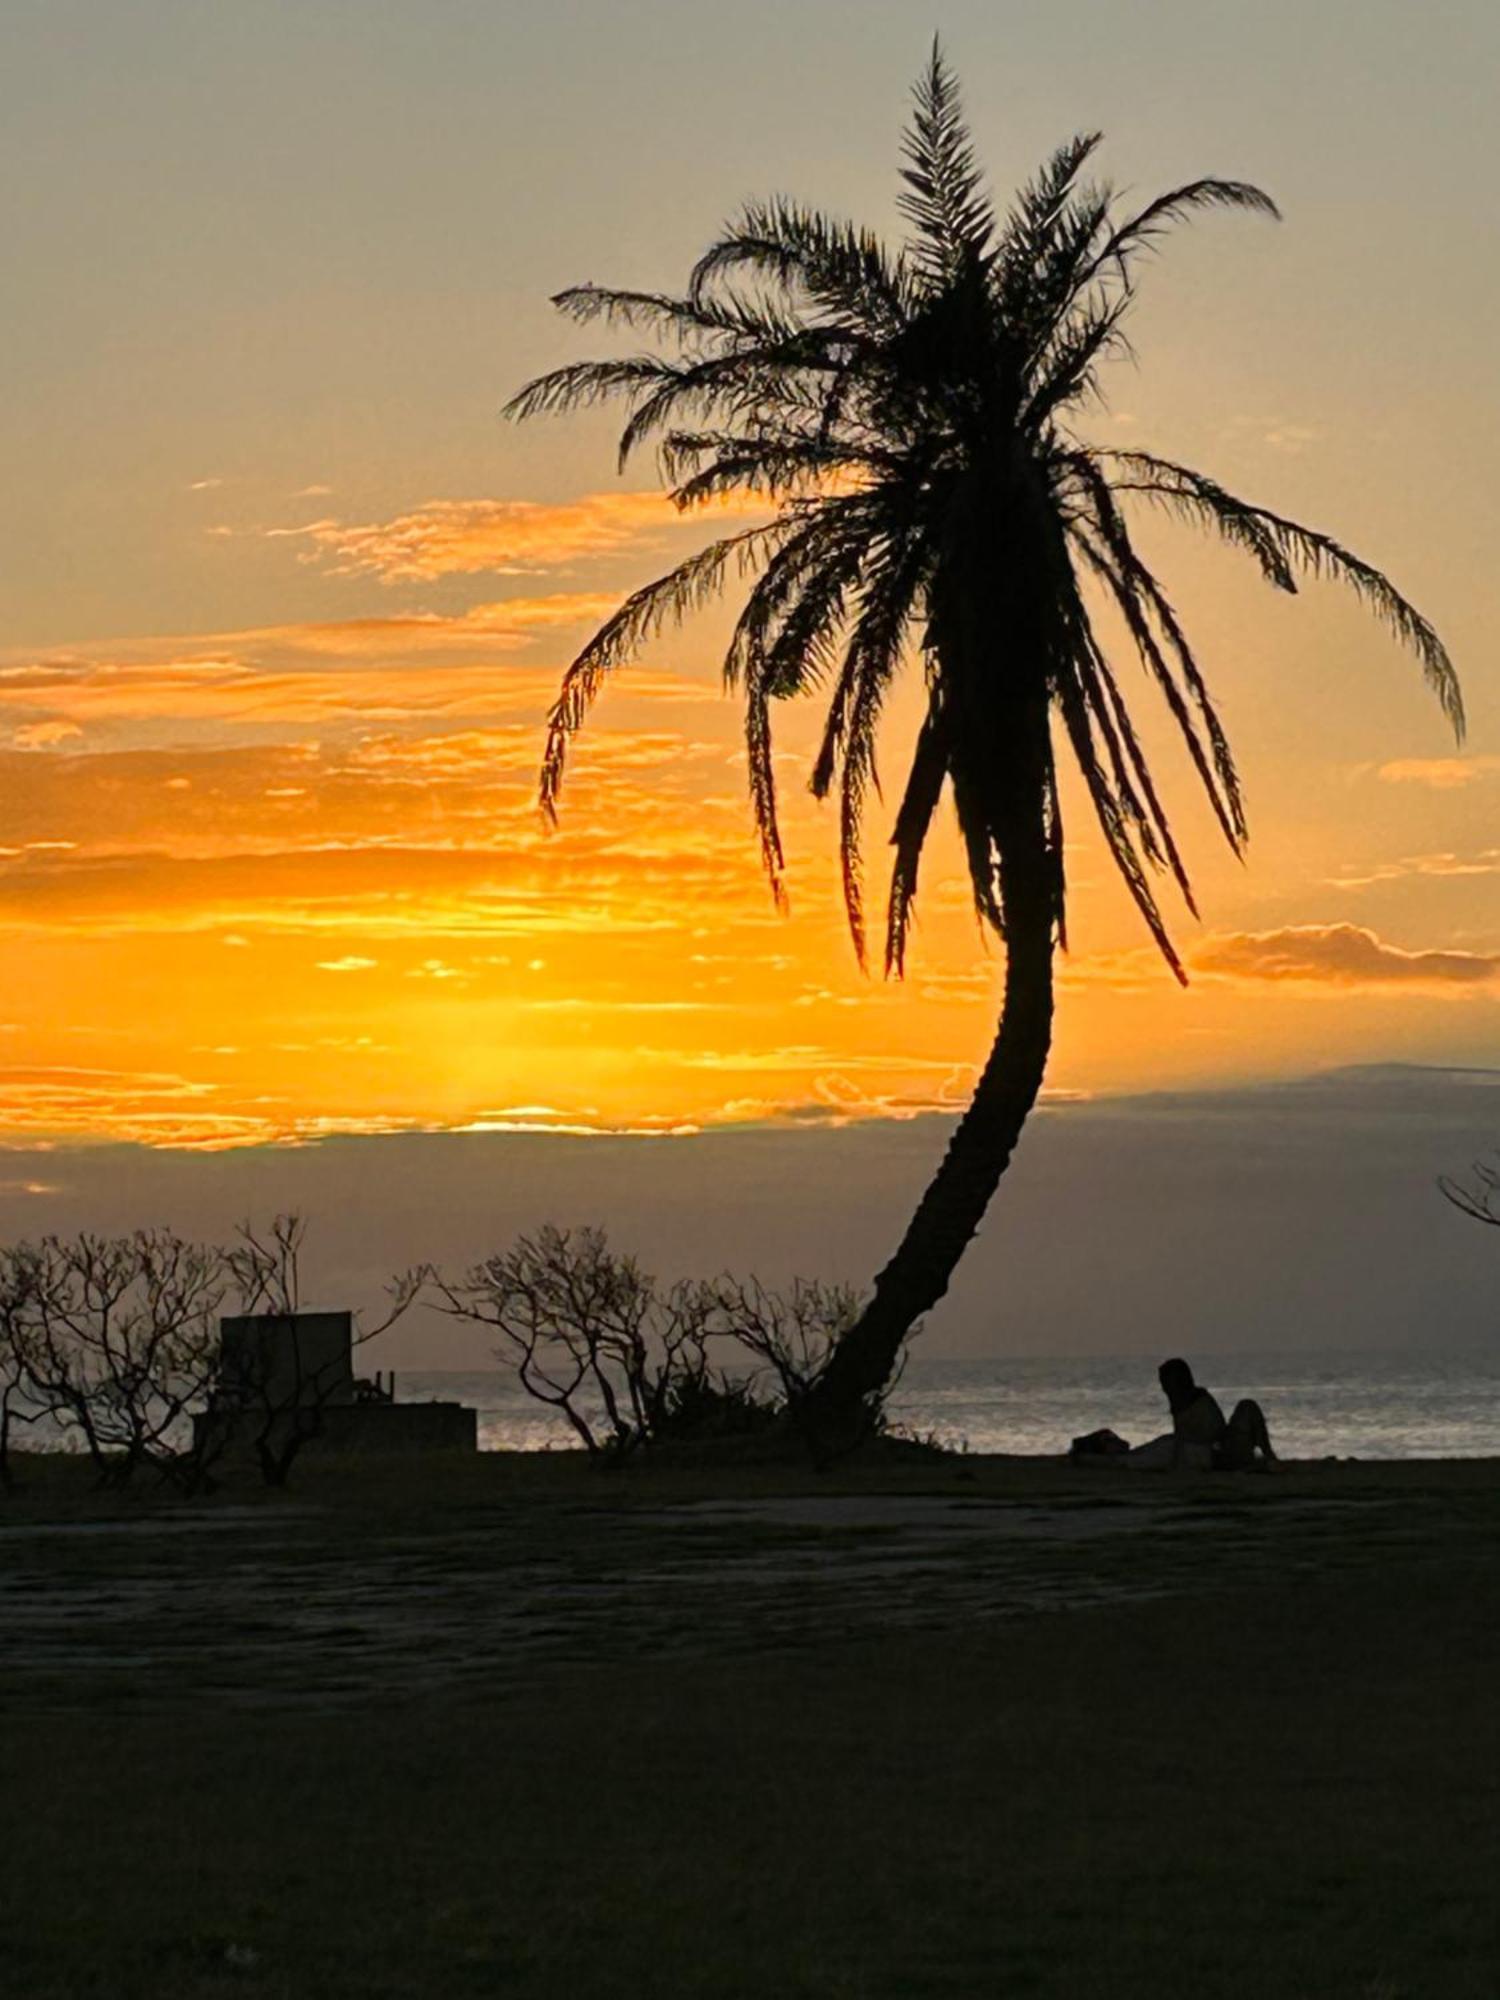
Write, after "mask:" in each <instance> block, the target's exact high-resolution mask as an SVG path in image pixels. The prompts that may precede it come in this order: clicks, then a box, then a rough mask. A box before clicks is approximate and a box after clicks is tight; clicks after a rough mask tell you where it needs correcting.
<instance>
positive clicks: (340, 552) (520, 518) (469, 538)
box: [263, 492, 766, 583]
mask: <svg viewBox="0 0 1500 2000" xmlns="http://www.w3.org/2000/svg"><path fill="white" fill-rule="evenodd" d="M765 511H766V502H765V501H764V500H760V499H755V498H753V497H752V498H750V499H730V500H725V501H716V502H714V503H713V504H712V505H711V506H710V507H709V508H708V509H706V510H705V512H706V515H707V517H708V518H709V519H710V520H711V521H720V522H722V521H725V520H734V519H739V518H749V517H753V516H756V515H759V514H763V513H765ZM685 518H686V520H687V521H689V522H694V523H697V524H698V525H700V526H701V524H702V519H703V516H702V515H698V514H694V515H690V516H687V517H684V516H683V515H681V514H679V513H678V512H677V511H676V509H675V508H674V507H673V506H672V503H671V501H670V500H669V499H668V497H667V495H666V494H665V493H661V492H646V493H587V494H585V495H583V497H582V498H581V499H578V500H565V501H557V502H550V503H549V502H547V501H540V500H429V501H426V502H425V503H424V504H423V505H422V506H420V507H418V508H415V509H414V510H413V511H412V512H411V513H410V514H400V515H398V516H397V517H396V518H395V519H394V520H391V521H366V522H361V523H351V522H345V521H337V520H331V519H330V520H321V521H309V522H306V523H304V524H303V525H301V526H297V527H278V528H268V529H265V530H264V531H263V532H264V533H265V534H267V535H268V536H271V537H273V538H277V539H283V538H284V539H292V540H301V541H304V542H306V544H307V548H306V551H305V560H307V561H309V562H322V563H326V564H327V565H328V567H329V569H330V570H331V571H332V573H333V574H334V575H336V576H375V577H379V578H380V580H381V581H382V582H383V583H429V582H432V581H434V580H435V579H436V578H438V577H444V576H474V575H480V574H483V573H489V574H492V575H510V576H524V575H531V574H534V573H536V572H538V571H542V570H549V569H557V568H559V567H561V566H562V565H564V564H566V563H571V562H575V561H577V560H579V559H580V558H583V557H591V556H604V555H612V554H615V553H617V552H618V551H620V550H622V549H625V548H649V547H652V546H655V545H657V544H658V543H660V541H661V540H662V537H663V536H664V535H665V534H666V533H667V532H668V531H669V530H671V529H672V528H674V527H681V526H682V525H683V524H684V520H685Z"/></svg>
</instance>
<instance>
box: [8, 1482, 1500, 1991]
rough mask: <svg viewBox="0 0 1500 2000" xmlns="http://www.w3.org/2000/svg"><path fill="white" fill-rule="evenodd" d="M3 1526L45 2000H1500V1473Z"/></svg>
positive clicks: (1030, 1485)
mask: <svg viewBox="0 0 1500 2000" xmlns="http://www.w3.org/2000/svg"><path fill="white" fill-rule="evenodd" d="M302 1470H303V1473H304V1476H303V1477H302V1478H301V1479H300V1480H299V1481H298V1483H297V1484H295V1485H294V1486H293V1488H292V1489H291V1490H290V1491H289V1492H288V1493H287V1494H285V1495H282V1496H277V1495H263V1494H261V1493H259V1492H258V1491H257V1490H256V1489H254V1488H248V1489H246V1490H245V1491H243V1492H235V1491H232V1490H230V1491H226V1492H225V1493H223V1494H222V1495H218V1496H216V1497H215V1498H214V1500H213V1501H212V1502H210V1503H206V1504H204V1505H202V1506H198V1507H183V1506H182V1505H180V1504H172V1503H167V1504H162V1503H160V1502H158V1501H155V1500H153V1499H151V1498H150V1497H140V1498H132V1497H129V1496H127V1497H126V1498H124V1499H103V1498H101V1497H99V1496H97V1495H94V1494H92V1493H91V1492H89V1491H88V1490H87V1488H86V1487H85V1485H84V1484H83V1483H82V1482H81V1480H80V1479H79V1477H78V1476H77V1474H78V1469H76V1468H62V1467H58V1466H55V1465H51V1466H47V1467H45V1468H43V1469H42V1470H41V1471H40V1472H39V1473H36V1474H34V1476H33V1477H32V1479H31V1482H30V1484H29V1487H28V1490H27V1491H25V1492H23V1493H22V1494H20V1495H18V1496H17V1497H16V1498H14V1499H13V1500H11V1501H9V1502H6V1503H4V1506H3V1508H0V1662H3V1673H4V1700H3V1708H0V1798H3V1800H4V1802H5V1807H6V1812H5V1822H6V1826H7V1832H8V1838H7V1841H6V1858H5V1866H4V1869H3V1870H0V1944H3V1957H0V1991H3V1993H4V1994H5V1996H6V2000H64V1997H65V1996H66V2000H75V1996H84V1995H88V1996H90V2000H96V1997H97V2000H114V1996H120V2000H128V1997H129V1996H136V1995H141V1996H146V1995H152V1996H155V1995H158V1994H161V1995H166V1994H170V1995H174V1996H185V2000H201V1996H210V1995H221V1994H222V1995H230V1994H233V1995H244V1996H247V2000H250V1997H251V1996H256V2000H272V1997H273V1996H275V2000H291V1996H296V2000H301V1997H302V1996H304V1995H306V1996H322V1995H328V1996H332V2000H355V1996H360V2000H364V1996H370V1997H371V2000H385V1996H390V2000H396V1996H402V2000H405V1996H417V1995H421V1996H429V1995H431V1996H447V1995H454V1996H468V1995H490V1994H515V1995H525V1996H532V1995H553V1994H556V1995H579V1996H592V1995H622V1996H624V1995H631V1996H633V1995H647V1994H662V1995H676V1994H682V1995H703V1996H708V1995H715V1996H719V1995H723V1996H729V1995H736V1996H738V1995H766V1996H773V1995H774V1996H787V2000H792V1996H813V1995H826V1996H849V2000H855V1997H856V1996H858V2000H874V1997H875V1996H882V1997H883V1996H906V1995H912V1996H919V1995H953V1996H957V1995H978V1994H985V1995H990V1994H994V1995H1012V1994H1015V1995H1024V1994H1037V1995H1073V1994H1078V1995H1084V1994H1094V1993H1101V1992H1104V1993H1108V1994H1110V1995H1111V1996H1115V1995H1124V1996H1134V1995H1138V1994H1139V1995H1147V1994H1150V1995H1152V1996H1162V1995H1167V1996H1176V1995H1179V1994H1181V1995H1188V1994H1191V1995H1195V1996H1199V1995H1201V1996H1220V1995H1224V1996H1228V1995H1249V1994H1255V1995H1261V1996H1263V1995H1272V1996H1277V2000H1281V1997H1282V1996H1303V1995H1306V1996H1308V2000H1338V1996H1350V2000H1354V1996H1359V2000H1398V1996H1427V1995H1434V1996H1450V1995H1451V1996H1454V2000H1464V1996H1474V2000H1481V1996H1482V2000H1494V1996H1495V1995H1496V1994H1497V1993H1500V1936H1497V1898H1496V1894H1495V1879H1496V1862H1497V1860H1500V1842H1497V1836H1496V1826H1497V1823H1500V1811H1497V1808H1500V1740H1497V1738H1500V1725H1497V1720H1496V1693H1495V1691H1496V1684H1497V1683H1496V1671H1495V1670H1496V1665H1497V1661H1500V1587H1497V1566H1496V1557H1497V1554H1500V1465H1496V1464H1488V1463H1487V1464H1477V1465H1467V1466H1418V1465H1410V1466H1384V1467H1373V1466H1371V1467H1360V1466H1355V1465H1351V1464H1344V1465H1339V1466H1326V1467H1316V1468H1306V1469H1294V1470H1288V1471H1287V1472H1285V1473H1283V1474H1280V1475H1277V1476H1274V1477H1268V1478H1264V1479H1254V1478H1244V1479H1238V1480H1234V1479H1225V1478H1218V1479H1215V1478H1212V1477H1208V1478H1203V1479H1198V1480H1185V1481H1173V1480H1167V1479H1149V1478H1141V1477H1132V1476H1129V1475H1122V1474H1119V1473H1111V1472H1094V1473H1090V1474H1074V1473H1069V1472H1068V1471H1066V1470H1065V1469H1062V1468H1058V1467H1052V1466H1035V1465H1015V1464H1005V1463H1002V1462H997V1461H986V1460H982V1459H973V1460H954V1461H946V1462H932V1461H929V1462H925V1463H924V1462H920V1461H912V1462H908V1463H904V1464H895V1465H880V1466H866V1467H851V1466H846V1467H843V1468H840V1469H837V1470H836V1471H835V1472H833V1473H831V1474H829V1475H825V1476H824V1477H822V1478H815V1477H813V1476H812V1475H801V1474H797V1473H792V1472H787V1471H782V1470H776V1469H770V1468H765V1469H752V1468H742V1469H739V1470H737V1471H736V1472H734V1473H732V1474H731V1473H729V1472H727V1471H725V1472H718V1473H716V1472H714V1471H713V1470H712V1469H700V1470H698V1471H696V1472H690V1471H684V1470H679V1471H675V1472H671V1473H668V1472H659V1473H646V1472H644V1471H642V1472H639V1473H632V1474H630V1475H629V1476H616V1477H600V1476H597V1475H594V1474H592V1473H590V1472H589V1470H588V1469H587V1468H586V1467H583V1466H581V1465H580V1464H579V1463H578V1462H577V1461H576V1460H571V1459H564V1458H562V1457H560V1456H554V1457H551V1458H546V1459H541V1460H509V1461H507V1460H504V1459H500V1458H494V1459H485V1460H482V1461H468V1462H465V1463H462V1464H452V1465H431V1464H429V1465H428V1466H426V1467H421V1468H419V1467H417V1466H415V1465H412V1464H408V1465H405V1466H401V1467H396V1466H392V1467H380V1466H378V1465H374V1464H367V1465H363V1466H357V1465H356V1466H350V1465H345V1466H336V1465H334V1464H332V1463H331V1462H328V1461H325V1462H324V1463H323V1464H321V1465H314V1464H312V1463H309V1464H308V1465H307V1466H306V1467H305V1468H303V1469H302Z"/></svg>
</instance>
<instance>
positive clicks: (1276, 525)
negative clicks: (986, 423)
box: [1102, 451, 1464, 738]
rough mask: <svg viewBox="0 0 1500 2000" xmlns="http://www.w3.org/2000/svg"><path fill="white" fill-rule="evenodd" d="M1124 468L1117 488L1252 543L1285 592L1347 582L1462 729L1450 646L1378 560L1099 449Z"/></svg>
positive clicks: (1195, 480) (1169, 471) (1195, 478)
mask: <svg viewBox="0 0 1500 2000" xmlns="http://www.w3.org/2000/svg"><path fill="white" fill-rule="evenodd" d="M1102 456H1104V457H1107V458H1108V459H1110V460H1112V461H1113V462H1115V463H1117V464H1119V465H1121V466H1122V467H1123V468H1124V469H1125V470H1126V472H1127V473H1128V474H1129V475H1130V476H1129V477H1128V478H1127V479H1123V480H1119V479H1117V480H1115V481H1113V482H1112V483H1113V485H1114V489H1115V491H1116V492H1117V493H1144V494H1147V495H1149V496H1150V497H1151V498H1152V499H1155V500H1159V501H1162V502H1163V503H1165V504H1166V505H1167V506H1169V507H1174V508H1176V509H1177V510H1178V511H1180V512H1183V513H1187V514H1189V515H1192V516H1194V517H1196V518H1197V519H1199V520H1200V521H1207V522H1209V523H1210V524H1211V525H1212V526H1214V527H1216V528H1217V529H1218V530H1219V532H1220V533H1221V534H1222V535H1223V536H1224V538H1225V539H1226V540H1227V541H1230V542H1232V543H1235V544H1236V545H1237V546H1239V547H1241V548H1248V549H1249V550H1250V552H1251V553H1252V554H1253V555H1254V556H1255V557H1256V559H1257V560H1258V561H1259V562H1260V564H1261V567H1262V569H1263V570H1265V572H1266V574H1267V575H1268V576H1269V577H1270V579H1271V581H1272V582H1275V583H1279V584H1280V586H1281V588H1282V589H1283V590H1295V589H1296V572H1297V571H1298V570H1301V571H1303V572H1304V573H1305V574H1306V575H1308V576H1311V577H1327V578H1331V579H1332V580H1333V581H1335V582H1337V583H1343V584H1347V585H1348V586H1349V588H1350V589H1351V590H1353V592H1354V594H1355V596H1356V597H1358V598H1359V599H1360V600H1361V601H1362V602H1363V604H1364V605H1365V606H1366V608H1367V609H1368V610H1370V611H1372V612H1373V613H1374V614H1375V616H1376V617H1377V618H1378V619H1379V620H1380V622H1381V623H1382V624H1383V625H1384V626H1386V628H1387V629H1388V630H1389V631H1390V632H1391V633H1393V634H1394V636H1395V637H1396V638H1397V639H1398V640H1399V641H1400V642H1401V644H1402V645H1403V646H1405V647H1406V648H1407V649H1408V651H1410V652H1412V653H1414V654H1415V655H1416V657H1417V659H1418V661H1419V662H1420V663H1421V666H1422V671H1423V674H1424V675H1425V677H1426V680H1427V684H1428V686H1429V687H1430V688H1431V689H1432V691H1433V693H1434V694H1435V695H1436V696H1437V699H1438V703H1439V706H1440V707H1441V708H1442V711H1443V713H1444V715H1446V716H1447V718H1448V720H1449V722H1450V723H1451V724H1452V726H1453V730H1454V733H1455V735H1457V736H1458V737H1460V738H1462V736H1463V731H1464V704H1463V693H1462V690H1461V689H1460V687H1459V684H1458V675H1457V673H1456V672H1455V670H1454V666H1453V662H1452V660H1450V659H1449V657H1448V652H1447V648H1446V647H1445V646H1444V645H1443V642H1442V640H1441V639H1440V638H1439V637H1438V635H1437V632H1436V631H1435V630H1434V628H1433V627H1432V625H1431V624H1429V622H1428V621H1427V619H1425V618H1424V617H1423V616H1422V614H1421V612H1420V611H1418V610H1417V608H1416V606H1415V605H1413V604H1410V603H1408V601H1407V600H1406V599H1405V598H1404V597H1403V596H1402V595H1401V593H1400V591H1399V590H1397V588H1396V586H1395V585H1394V584H1393V583H1392V582H1391V580H1390V578H1389V577H1387V576H1385V575H1383V574H1382V573H1381V571H1379V570H1378V569H1376V568H1375V567H1374V566H1373V564H1371V563H1367V562H1365V561H1363V560H1362V558H1360V557H1359V556H1356V555H1353V554H1351V552H1350V551H1349V550H1348V549H1346V548H1344V547H1342V546H1341V545H1340V544H1339V543H1338V542H1336V541H1335V540H1334V539H1333V537H1332V536H1331V535H1325V534H1321V533H1320V532H1319V531H1318V530H1317V529H1316V528H1305V527H1303V526H1302V525H1301V524H1300V523H1299V522H1296V521H1289V520H1287V519H1286V517H1285V516H1284V515H1281V514H1273V513H1272V512H1271V510H1270V509H1269V508H1267V507H1256V506H1252V505H1251V503H1250V502H1249V501H1246V500H1237V499H1236V498H1235V497H1234V495H1233V494H1231V493H1226V492H1225V490H1224V488H1223V487H1221V486H1218V485H1216V484H1215V482H1214V481H1213V480H1211V479H1206V478H1205V477H1204V476H1203V474H1202V473H1198V472H1193V471H1191V470H1189V468H1188V467H1186V466H1182V465H1176V464H1173V463H1172V461H1171V460H1170V459H1164V458H1156V457H1154V456H1152V454H1150V453H1149V452H1139V451H1115V452H1109V453H1106V454H1102Z"/></svg>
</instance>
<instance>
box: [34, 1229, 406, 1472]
mask: <svg viewBox="0 0 1500 2000" xmlns="http://www.w3.org/2000/svg"><path fill="white" fill-rule="evenodd" d="M303 1235H304V1224H303V1223H302V1221H301V1219H300V1218H299V1217H297V1216H295V1215H282V1216H278V1217H276V1219H275V1221H274V1222H273V1223H272V1224H271V1226H270V1228H269V1229H268V1230H265V1231H257V1230H256V1229H254V1228H253V1227H252V1226H251V1225H250V1224H248V1223H247V1224H245V1225H243V1226H242V1227H241V1229H240V1232H239V1236H238V1238H237V1240H236V1241H235V1242H234V1243H233V1244H230V1245H221V1244H210V1243H193V1242H189V1241H188V1240H187V1239H185V1238H183V1237H180V1236H176V1235H174V1234H173V1233H172V1232H171V1231H170V1230H167V1229H150V1230H137V1231H136V1232H135V1233H134V1234H133V1235H129V1236H116V1237H105V1236H92V1235H80V1236H77V1237H74V1238H71V1239H64V1238H62V1237H58V1236H45V1237H42V1238H41V1239H40V1240H39V1241H36V1242H22V1243H16V1244H8V1245H3V1246H0V1490H9V1488H10V1487H11V1485H12V1484H13V1466H12V1462H11V1449H10V1447H11V1439H12V1435H13V1432H14V1429H15V1427H16V1426H17V1425H23V1424H24V1425H29V1426H32V1427H33V1431H34V1434H40V1435H42V1436H50V1437H51V1438H53V1439H55V1440H57V1441H59V1442H60V1443H62V1444H63V1445H64V1446H66V1447H69V1448H72V1449H75V1450H80V1451H83V1452H85V1453H86V1454H87V1455H88V1457H89V1458H90V1459H91V1460H92V1462H93V1466H94V1469H95V1471H96V1472H97V1474H98V1476H99V1479H100V1481H101V1483H103V1484H106V1485H111V1486H118V1485H123V1484H124V1483H126V1482H127V1481H129V1480H130V1479H132V1478H133V1477H134V1476H135V1474H136V1473H137V1472H138V1471H140V1470H141V1469H142V1468H143V1467H150V1468H152V1469H153V1470H155V1471H156V1472H157V1473H159V1474H160V1475H161V1476H162V1477H163V1478H165V1479H169V1480H171V1481H172V1482H173V1483H175V1484H176V1485H178V1486H179V1487H181V1488H182V1489H183V1490H184V1491H188V1492H193V1491H197V1490H198V1489H199V1488H200V1487H201V1486H203V1485H204V1484H206V1483H207V1482H208V1481H209V1479H210V1477H211V1475H212V1471H213V1468H214V1466H215V1464H216V1463H217V1462H218V1460H219V1459H220V1458H222V1456H223V1455H224V1453H225V1451H226V1450H227V1449H228V1448H229V1446H230V1445H231V1443H233V1442H234V1441H235V1440H236V1439H237V1438H241V1437H243V1438H245V1439H246V1440H247V1441H248V1442H249V1443H250V1444H251V1445H253V1447H254V1449H255V1452H256V1456H257V1459H258V1461H259V1464H260V1469H261V1474H262V1477H263V1478H264V1479H265V1480H266V1482H267V1483H268V1484H271V1485H284V1484H285V1482H286V1478H287V1475H288V1473H289V1472H290V1470H291V1467H292V1465H293V1463H294V1462H295V1460H296V1458H297V1456H298V1454H299V1453H300V1451H301V1449H302V1447H303V1445H304V1444H305V1443H306V1442H307V1441H308V1439H309V1438H310V1437H314V1436H316V1435H317V1434H318V1432H319V1431H320V1430H321V1429H322V1425H323V1412H324V1408H325V1406H326V1404H327V1402H328V1401H329V1399H330V1397H331V1395H332V1394H333V1393H334V1390H335V1388H336V1386H337V1385H336V1384H335V1383H334V1382H333V1381H331V1380H324V1379H321V1378H320V1376H319V1375H318V1373H317V1372H316V1371H312V1370H304V1369H303V1368H302V1367H301V1366H300V1357H299V1351H298V1325H297V1320H296V1317H295V1315H296V1313H297V1309H298V1293H299V1280H298V1255H299V1252H300V1249H301V1245H302V1240H303ZM421 1283H422V1273H421V1272H410V1273H408V1274H407V1275H406V1276H405V1277H403V1278H399V1279H396V1280H394V1281H393V1282H392V1284H391V1286H390V1287H389V1288H388V1291H389V1294H390V1297H391V1310H390V1311H389V1313H387V1315H386V1316H385V1317H384V1318H383V1319H382V1320H381V1321H380V1322H379V1323H378V1324H376V1325H374V1326H363V1325H360V1324H358V1323H356V1327H355V1334H354V1344H355V1345H356V1346H359V1345H362V1344H363V1343H364V1342H366V1341H369V1340H373V1339H374V1338H375V1337H376V1336H377V1335H378V1334H381V1333H383V1332H384V1331H385V1330H386V1328H387V1327H389V1326H390V1325H391V1324H392V1323H393V1322H394V1321H395V1320H396V1319H398V1318H399V1317H400V1316H401V1314H402V1313H403V1312H405V1311H406V1310H407V1308H408V1306H409V1305H410V1304H411V1303H412V1300H413V1299H414V1298H415V1296H416V1294H417V1292H418V1290H419V1289H420V1286H421ZM233 1314H262V1315H266V1316H267V1329H266V1334H267V1337H266V1339H265V1340H264V1341H262V1342H261V1343H260V1344H259V1346H258V1347H252V1349H251V1350H250V1353H251V1354H252V1356H259V1357H261V1358H262V1359H263V1360H264V1361H265V1363H266V1365H258V1364H257V1361H256V1360H255V1359H252V1360H251V1361H250V1363H249V1365H244V1359H243V1356H242V1357H241V1365H240V1366H238V1367H236V1368H235V1369H234V1370H233V1371H232V1372H230V1373H226V1369H225V1366H224V1350H223V1346H222V1342H221V1335H220V1320H221V1317H223V1316H225V1315H233ZM277 1341H279V1342H280V1346H279V1349H278V1353H279V1356H280V1359H281V1362H282V1365H279V1366H278V1367H276V1368H275V1369H272V1368H271V1367H270V1366H269V1357H270V1354H271V1351H272V1347H273V1344H274V1343H275V1342H277ZM288 1354H289V1355H290V1356H291V1365H290V1366H289V1367H288V1366H287V1365H285V1358H286V1356H287V1355H288Z"/></svg>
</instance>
